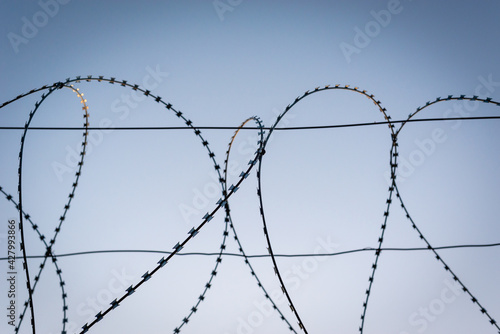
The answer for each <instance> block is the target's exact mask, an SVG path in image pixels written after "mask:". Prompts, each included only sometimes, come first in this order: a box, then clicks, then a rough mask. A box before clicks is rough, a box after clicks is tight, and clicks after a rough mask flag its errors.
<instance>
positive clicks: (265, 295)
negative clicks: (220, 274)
mask: <svg viewBox="0 0 500 334" xmlns="http://www.w3.org/2000/svg"><path fill="white" fill-rule="evenodd" d="M252 120H254V121H255V122H256V123H257V126H258V127H259V128H260V129H261V130H260V132H259V133H258V135H259V136H260V141H259V142H258V144H259V145H260V144H261V142H262V139H263V136H264V134H265V132H264V130H263V125H262V122H261V121H260V119H259V118H258V117H257V116H254V117H250V118H248V119H246V120H245V121H244V122H243V123H242V124H241V125H240V126H239V127H238V129H237V130H236V131H235V133H234V135H233V136H232V137H231V141H230V143H229V145H228V149H227V151H226V160H225V161H224V191H227V179H228V175H227V168H228V163H229V154H230V152H231V148H232V146H233V142H234V140H235V138H236V136H237V135H238V133H239V131H240V130H241V129H242V128H243V127H244V126H245V125H246V124H247V123H248V122H250V121H252ZM259 150H260V149H259ZM259 150H257V153H261V155H262V154H264V153H263V152H262V151H261V152H259ZM250 163H253V164H255V163H256V161H255V160H253V161H250ZM247 176H248V175H247ZM225 209H226V222H227V221H228V220H227V219H229V222H230V227H231V230H232V232H233V234H234V240H235V241H236V242H237V244H238V250H239V252H240V253H241V254H242V255H243V257H244V259H245V263H246V265H247V266H248V268H249V269H250V273H251V274H252V276H253V277H254V278H255V280H256V281H257V285H258V286H259V288H260V289H261V290H262V292H264V297H265V298H266V299H267V300H269V302H270V303H271V305H272V307H273V309H275V310H276V311H278V313H279V315H280V318H281V320H283V321H284V322H285V323H286V324H287V325H288V329H289V330H290V331H292V332H294V333H297V332H296V331H295V329H294V328H293V327H292V325H291V324H290V322H289V321H288V320H287V319H286V317H285V316H284V315H283V313H282V312H281V310H280V309H279V308H278V306H277V305H276V303H275V302H274V300H273V299H272V298H271V297H270V295H269V293H268V292H267V291H266V289H265V288H264V286H263V285H262V282H261V281H260V279H259V277H258V276H257V273H256V272H255V270H254V269H253V267H252V264H251V263H250V260H249V258H248V257H247V255H246V254H245V251H244V250H243V246H242V245H241V242H240V239H239V238H238V234H237V233H236V229H235V227H234V224H233V221H232V218H231V215H230V211H231V210H230V208H229V202H227V203H226V206H225Z"/></svg>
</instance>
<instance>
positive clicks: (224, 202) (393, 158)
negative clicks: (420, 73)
mask: <svg viewBox="0 0 500 334" xmlns="http://www.w3.org/2000/svg"><path fill="white" fill-rule="evenodd" d="M81 81H86V82H91V81H98V82H109V83H111V84H114V83H117V84H120V85H121V86H123V87H130V88H132V89H133V90H136V91H140V92H142V93H143V94H144V95H145V96H147V97H150V98H153V99H154V100H155V101H156V102H158V103H161V104H163V105H164V106H165V107H166V108H167V109H169V110H172V111H173V112H174V113H175V115H176V116H177V117H178V118H181V119H182V120H183V121H184V122H185V124H186V125H187V126H188V127H190V128H192V129H193V130H194V132H195V134H196V135H197V136H198V137H199V138H200V139H201V141H202V144H203V146H205V147H206V149H207V150H208V154H209V157H210V158H211V159H212V162H213V164H214V168H215V170H216V171H217V174H218V176H219V181H220V183H221V189H222V197H221V198H220V199H219V200H218V201H217V203H216V206H215V208H214V209H213V210H212V211H211V212H209V213H207V214H206V215H205V216H204V217H203V219H202V222H201V223H200V224H199V225H198V226H197V227H196V228H195V227H193V228H192V229H191V230H190V231H189V232H188V237H186V238H185V239H184V240H183V241H182V242H178V243H177V244H176V245H175V246H174V247H173V251H172V252H170V254H169V255H168V256H167V257H163V258H162V259H160V261H158V264H157V266H156V267H155V268H154V269H153V270H151V272H149V271H147V272H146V273H145V274H144V275H142V279H141V280H140V281H139V282H138V283H137V284H135V285H131V286H130V287H129V288H128V289H126V293H125V294H124V295H123V296H122V297H121V298H119V299H118V298H117V299H115V300H114V301H112V302H111V303H110V307H108V308H107V309H106V310H104V311H101V312H99V313H98V314H96V316H95V318H96V319H95V320H94V321H92V322H91V323H90V324H85V325H84V326H83V327H82V331H81V333H86V332H88V331H89V329H90V328H91V327H92V326H93V325H95V324H96V323H97V322H99V321H100V320H102V319H103V318H104V316H106V315H107V314H108V313H109V312H111V311H112V310H113V309H115V308H116V307H118V306H119V304H120V303H121V302H122V301H123V300H125V299H126V298H127V297H129V296H130V295H132V294H133V293H134V292H135V291H136V290H137V289H138V288H139V287H140V286H141V285H142V284H144V283H145V282H146V281H148V280H149V279H150V278H151V277H152V276H153V275H154V274H155V273H156V272H157V271H159V270H160V269H161V268H162V267H164V266H165V265H166V264H167V263H168V261H169V260H170V259H171V258H172V257H173V256H174V255H176V254H178V253H179V251H180V250H181V249H182V248H183V247H184V246H185V245H186V244H187V243H188V242H189V241H190V240H191V239H192V238H193V237H194V236H195V235H197V234H198V233H199V231H200V230H201V228H202V227H203V226H204V225H205V224H207V223H208V222H209V221H210V220H212V218H213V217H214V215H215V214H216V212H217V211H218V210H219V209H220V208H221V207H223V208H224V209H225V211H226V217H225V229H224V232H223V240H222V244H221V250H220V252H219V253H218V256H217V260H216V264H215V268H214V270H213V271H212V273H211V276H210V279H209V281H208V283H207V284H206V285H205V289H204V291H203V293H202V294H201V295H200V297H199V298H198V301H197V303H196V304H195V306H193V308H191V312H190V313H189V314H188V316H187V317H185V318H184V319H183V321H182V323H181V325H180V326H178V327H177V328H175V329H174V333H178V332H180V329H181V328H182V326H184V325H185V324H187V323H188V321H189V318H190V317H191V316H192V315H193V314H194V313H195V312H196V310H197V307H198V306H199V304H200V303H201V301H203V300H204V298H205V294H206V293H207V291H208V289H209V288H210V287H211V283H212V280H213V278H214V277H215V275H216V272H217V271H216V270H217V268H218V266H219V264H220V263H221V261H222V255H223V253H224V252H223V250H224V249H225V244H226V239H227V238H226V237H227V236H228V225H229V227H230V228H231V230H232V232H233V234H234V239H235V240H236V241H237V243H238V246H239V251H240V253H241V254H242V256H243V257H244V258H245V263H247V265H248V266H249V268H250V271H251V274H252V275H253V276H254V277H255V278H256V280H257V283H258V286H259V287H260V288H261V289H262V291H263V292H264V294H265V296H266V298H267V299H269V300H270V301H271V303H272V304H273V308H274V309H277V310H278V312H279V314H280V316H281V318H282V320H284V321H285V322H286V323H287V325H288V326H289V329H290V330H291V331H293V332H294V333H296V332H295V330H294V329H293V327H292V326H291V325H290V323H289V322H288V321H287V320H286V319H285V317H284V316H283V314H282V313H281V311H280V310H279V309H278V308H277V306H276V304H275V303H274V302H273V301H272V300H271V298H270V297H269V295H268V294H267V292H266V290H265V289H264V287H263V286H262V284H261V282H260V280H259V279H258V277H257V275H256V273H255V271H254V270H253V268H252V266H251V265H250V263H249V261H248V259H249V257H247V255H246V254H245V252H244V250H243V247H242V245H241V243H240V241H239V238H238V236H237V234H236V230H235V228H234V224H233V222H232V219H231V215H230V208H229V203H228V199H229V198H230V197H231V196H232V194H234V193H235V192H236V191H237V190H238V189H239V186H240V185H241V183H242V182H243V181H244V180H245V179H246V178H247V177H248V176H249V173H250V171H251V170H252V168H253V166H255V165H256V164H257V162H258V163H259V166H258V167H257V181H258V189H257V195H258V197H259V201H260V203H259V204H260V212H261V218H262V223H263V230H264V235H265V237H266V242H267V245H268V252H269V256H270V258H271V260H272V262H273V267H274V271H275V273H276V275H277V277H278V280H279V282H280V284H281V289H282V291H283V293H284V294H285V295H286V297H287V299H288V302H289V306H290V308H291V310H292V312H293V313H294V315H295V317H296V318H297V321H298V324H299V327H300V328H301V329H302V330H303V332H304V333H307V330H306V328H305V326H304V324H303V322H302V320H301V319H300V316H299V313H298V311H297V309H296V308H295V306H294V305H293V302H292V299H291V297H290V295H289V294H288V291H287V289H286V286H285V284H284V282H283V280H282V278H281V274H280V271H279V269H278V266H277V263H276V259H275V257H276V256H275V254H274V252H273V249H272V244H271V239H270V236H269V234H268V231H267V224H266V220H265V214H264V206H263V198H262V184H261V171H262V156H263V155H264V154H265V146H266V144H267V142H268V140H269V138H270V136H271V134H272V133H273V131H274V130H275V129H276V126H277V125H278V124H279V122H280V121H281V119H282V118H283V116H285V114H286V113H287V112H288V111H289V110H290V109H291V108H292V107H293V106H294V105H295V104H297V103H298V102H299V101H300V100H302V99H303V98H305V97H306V96H309V95H312V94H314V93H316V92H320V91H324V90H332V89H342V90H349V91H355V92H357V93H360V94H362V95H364V96H365V97H367V98H369V99H370V100H372V102H373V103H374V104H375V105H376V106H377V107H378V109H379V110H380V111H381V112H382V114H383V116H384V118H385V119H386V121H387V124H388V127H389V129H390V131H391V137H392V146H391V150H390V170H391V180H392V181H391V186H390V187H389V189H388V191H389V195H388V198H387V201H386V204H387V206H386V209H385V211H384V220H383V223H382V226H381V234H380V237H379V239H378V247H377V248H376V249H374V251H375V261H374V263H373V264H372V273H371V275H370V277H369V285H368V289H367V290H366V299H365V302H364V303H363V313H362V315H361V326H360V327H359V331H360V332H361V333H362V332H363V328H364V321H365V315H366V312H367V309H368V301H369V296H370V292H371V289H372V285H373V280H374V275H375V272H376V269H377V264H378V260H379V257H380V254H381V251H382V249H383V248H382V244H383V239H384V233H385V230H386V227H387V221H388V216H389V209H390V206H391V203H392V197H393V193H394V191H395V192H396V197H397V198H398V199H399V201H400V203H401V207H402V208H403V210H404V212H405V213H406V216H407V218H408V219H409V221H410V222H411V224H412V227H413V228H414V229H415V230H416V231H417V233H418V235H419V237H420V239H422V240H423V241H424V242H425V243H426V245H427V249H429V250H431V251H432V252H433V253H434V255H435V256H436V259H437V260H438V261H440V262H441V263H442V264H443V265H444V268H445V270H446V271H449V272H450V273H451V274H452V276H453V279H454V280H455V281H457V282H458V283H459V284H460V285H461V286H462V289H463V291H464V292H467V293H468V294H469V296H470V297H471V300H472V302H473V303H475V304H477V305H478V306H479V308H480V311H481V312H482V313H483V314H485V315H486V316H487V318H488V319H489V322H490V323H491V324H492V325H493V326H495V327H496V328H497V329H499V333H500V328H499V327H498V324H497V323H496V321H495V320H494V319H493V318H492V316H491V315H490V314H489V313H488V312H487V311H486V309H485V308H484V307H483V306H482V305H481V304H480V303H479V301H478V300H477V298H476V297H475V296H474V295H472V293H471V292H470V290H469V289H468V288H466V287H465V285H464V284H463V283H462V281H461V280H460V279H459V278H458V277H457V275H456V274H455V273H454V272H453V271H452V270H451V269H450V268H449V266H448V265H447V264H446V263H445V262H444V260H443V259H442V258H441V256H439V255H438V253H437V251H436V248H433V247H432V246H431V245H430V243H429V242H428V241H427V239H426V238H425V237H424V235H423V234H422V232H421V231H420V229H419V228H418V227H417V226H416V224H415V222H414V220H413V219H412V218H411V216H410V214H409V211H408V210H407V208H406V206H405V204H404V202H403V199H402V197H401V194H400V192H399V190H398V188H397V184H396V171H397V162H398V143H397V136H398V134H399V133H400V131H401V129H402V128H403V127H404V125H405V124H406V123H408V122H410V121H411V119H412V117H413V116H415V115H416V114H417V113H418V112H420V111H421V110H422V109H424V108H426V107H428V106H430V105H433V104H435V103H437V102H442V101H450V100H468V101H479V102H484V103H490V104H495V105H497V106H500V103H499V102H496V101H493V100H492V99H491V98H485V99H482V98H478V96H473V97H466V96H465V95H460V96H456V97H453V96H452V95H449V96H448V97H447V98H444V99H442V98H440V97H438V98H437V99H436V100H435V101H429V102H427V103H426V105H425V106H424V107H420V108H417V110H416V111H415V112H414V113H412V114H410V115H409V117H408V119H407V120H406V121H404V122H402V123H401V127H400V128H399V129H398V130H397V131H395V130H394V124H393V123H391V121H390V116H388V115H387V112H386V109H385V108H383V107H382V106H381V104H380V101H377V100H375V98H374V96H373V95H369V94H368V93H366V91H364V90H363V91H361V90H359V89H358V87H354V88H350V87H349V85H345V86H341V85H335V86H329V85H328V86H324V87H321V88H320V87H316V88H315V89H314V90H312V91H306V92H305V93H304V94H303V95H302V96H299V97H297V98H296V99H295V101H294V102H293V103H291V104H290V105H288V106H287V107H286V108H285V110H284V111H283V112H282V113H281V114H280V115H279V116H278V117H277V119H276V121H275V123H274V125H273V126H272V127H270V128H269V132H268V134H267V136H266V139H265V140H264V137H263V136H264V134H265V132H264V129H263V125H262V123H261V122H260V120H259V119H258V118H257V117H250V118H249V119H247V120H246V121H245V122H243V123H242V125H241V126H240V127H239V128H238V129H237V130H236V132H235V133H234V135H233V137H232V138H231V141H230V143H229V145H228V150H227V152H226V160H225V168H224V177H222V174H221V173H220V166H219V165H218V164H217V162H216V160H215V154H214V153H213V152H212V151H211V150H210V148H209V145H208V142H207V141H206V140H205V139H204V138H203V137H202V136H201V132H200V129H198V128H196V127H194V126H193V125H192V121H191V120H189V119H187V118H185V117H184V116H183V114H182V112H180V111H177V110H176V109H174V108H173V107H172V105H171V104H170V103H165V102H164V101H163V100H162V99H161V97H159V96H155V95H153V94H151V92H150V91H149V90H144V89H142V88H141V87H139V86H138V85H131V84H129V83H127V81H125V80H123V81H120V80H116V79H115V78H113V77H112V78H110V79H107V78H104V77H103V76H99V77H92V76H87V77H86V78H82V77H80V76H77V77H76V78H74V79H70V78H68V79H66V81H65V82H64V83H62V82H57V83H54V84H53V85H45V86H42V87H41V88H38V89H33V90H31V91H29V92H27V93H25V94H21V95H19V96H17V97H16V98H14V99H12V100H9V101H7V102H5V103H3V104H2V105H1V106H0V109H1V108H3V107H4V106H6V105H8V104H10V103H12V102H14V101H17V100H19V99H22V98H24V97H26V96H28V95H30V94H33V93H36V92H39V91H43V90H48V92H47V93H44V94H42V98H41V100H40V101H39V102H37V103H36V104H35V109H34V110H33V111H32V112H31V113H30V116H29V119H28V122H27V123H26V125H25V127H24V133H23V136H22V139H21V149H20V152H19V170H18V176H19V182H18V193H19V202H18V203H16V202H15V201H14V200H13V199H12V196H11V195H9V194H8V193H7V192H5V191H4V190H3V189H2V188H0V192H2V193H3V194H4V195H5V197H6V199H7V200H8V201H11V202H12V203H13V204H14V205H15V206H16V208H17V209H18V210H19V217H20V219H19V228H20V231H21V250H22V251H23V267H24V270H25V273H26V281H27V289H28V295H29V298H28V301H27V302H26V303H25V308H24V311H23V313H22V315H21V316H20V320H19V324H18V326H17V327H16V328H15V332H16V333H17V332H18V331H19V328H20V325H21V323H22V319H23V317H24V314H25V312H26V310H27V308H28V305H29V308H30V312H31V324H32V331H33V333H34V334H35V330H36V326H35V312H34V307H33V293H34V290H35V287H36V286H37V283H38V281H39V279H40V275H41V273H42V271H43V269H44V267H45V263H46V260H47V259H48V258H49V257H50V258H51V259H52V262H53V263H54V265H55V267H56V273H57V275H58V277H59V281H60V286H61V289H62V296H63V330H62V333H63V334H66V331H65V324H66V322H67V321H68V319H67V318H66V310H67V306H66V293H65V290H64V281H63V279H62V274H61V273H62V271H61V270H60V269H59V267H58V264H57V255H56V254H54V253H53V251H52V247H53V245H54V243H55V241H56V238H57V235H58V233H59V231H60V229H61V226H62V222H63V221H64V219H65V216H66V213H67V212H68V210H69V206H70V203H71V201H72V199H73V197H74V194H75V190H76V187H77V185H78V180H79V177H80V174H81V169H82V166H83V158H84V156H85V149H86V145H87V135H88V127H89V123H88V111H87V110H88V107H87V106H86V100H85V99H83V94H80V93H79V92H78V89H75V88H73V85H70V84H71V83H72V82H77V83H79V82H81ZM63 87H66V88H70V89H72V90H73V91H74V92H76V93H77V95H78V96H79V97H80V99H81V102H82V103H83V105H84V107H83V110H84V111H85V114H84V118H85V124H84V128H85V132H84V140H83V143H82V146H83V148H82V152H81V160H80V162H79V168H78V171H77V173H76V175H75V176H76V180H75V182H74V183H73V188H72V191H71V193H70V195H69V199H68V202H67V204H66V205H65V207H64V213H63V215H62V216H61V218H60V220H59V224H58V226H57V227H56V229H55V234H54V237H53V238H52V239H51V240H50V242H49V243H47V242H46V241H45V237H44V235H43V234H41V233H40V231H39V229H38V226H37V225H35V224H34V223H33V221H32V220H31V218H30V216H29V215H28V214H27V213H26V212H25V211H24V210H23V207H22V166H23V165H22V157H23V149H24V142H25V137H26V134H27V131H28V128H29V125H30V123H31V121H32V119H33V116H34V114H35V112H36V110H37V109H38V107H39V106H40V105H41V103H42V102H43V101H44V100H45V99H46V98H47V97H48V96H49V95H50V94H51V93H52V92H54V91H55V90H57V89H61V88H63ZM251 120H253V121H255V122H256V123H257V125H258V129H259V130H260V132H259V136H260V140H259V141H258V144H259V148H258V149H257V151H256V152H255V155H254V156H253V158H252V159H251V160H250V162H249V164H248V167H247V169H246V170H243V171H242V172H241V174H240V176H239V179H238V181H237V182H236V183H235V184H233V185H231V186H230V187H229V188H228V187H227V177H228V175H227V163H228V160H229V154H230V150H231V146H232V144H233V142H234V139H235V137H236V135H237V134H238V132H239V130H240V129H241V128H243V127H244V126H245V124H246V123H247V122H249V121H251ZM23 217H24V218H25V219H27V220H28V221H29V222H30V224H31V226H32V227H33V229H34V230H35V231H36V233H37V234H38V236H39V238H40V239H41V241H42V242H43V243H44V245H45V248H46V253H45V255H44V260H43V262H42V264H41V265H40V270H39V273H38V275H36V276H35V278H34V280H35V283H34V285H33V288H32V287H31V282H30V275H29V271H28V269H29V268H28V264H27V256H26V248H25V242H24V226H23Z"/></svg>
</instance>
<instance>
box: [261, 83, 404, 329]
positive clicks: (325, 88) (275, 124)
mask: <svg viewBox="0 0 500 334" xmlns="http://www.w3.org/2000/svg"><path fill="white" fill-rule="evenodd" d="M325 90H348V91H352V92H357V93H359V94H361V95H364V96H365V97H367V98H368V99H370V100H371V101H372V102H373V103H374V104H375V105H376V106H377V107H378V109H379V110H380V112H381V113H382V114H383V116H384V118H385V119H386V120H387V121H388V122H389V124H388V125H389V128H390V129H391V132H393V131H394V130H393V127H394V126H393V125H392V124H391V123H390V117H389V116H388V115H387V113H386V109H385V108H383V107H382V106H381V105H380V101H377V100H375V98H374V95H372V94H368V93H367V92H366V90H359V89H358V87H353V88H350V86H349V85H345V86H341V85H335V86H330V85H327V86H324V87H316V88H315V89H314V90H313V91H306V92H305V93H304V94H303V95H302V96H299V97H297V98H296V99H295V101H294V102H292V103H291V104H289V105H288V106H287V107H286V108H285V110H284V111H283V112H282V113H281V114H279V115H278V117H277V118H276V121H275V123H274V124H273V126H272V127H271V129H270V130H269V132H268V134H267V136H266V139H265V140H264V145H263V149H264V152H265V147H266V144H267V142H268V141H269V138H270V136H271V134H272V133H273V131H274V130H275V128H276V126H277V125H278V124H279V122H280V121H281V119H282V118H283V117H284V116H285V115H286V114H287V113H288V111H289V110H290V109H291V108H293V107H294V106H295V105H296V104H297V103H298V102H299V101H301V100H302V99H304V98H305V97H306V96H310V95H312V94H315V93H318V92H322V91H325ZM261 173H262V156H261V157H260V159H259V166H258V169H257V182H258V187H257V195H258V197H259V202H260V214H261V218H262V224H263V230H264V235H265V238H266V242H267V246H268V251H269V255H270V256H271V260H272V262H273V267H274V268H273V269H274V272H275V274H276V276H277V277H278V280H279V282H280V285H281V290H282V291H283V293H284V294H285V296H286V298H287V300H288V303H289V306H290V309H291V311H292V312H293V314H294V315H295V317H296V318H297V321H298V325H299V327H300V329H302V331H303V332H304V333H306V334H307V329H306V327H305V325H304V324H303V322H302V320H301V318H300V316H299V312H298V311H297V308H296V307H295V306H294V304H293V301H292V298H291V297H290V294H289V293H288V290H287V288H286V286H285V283H284V281H283V278H282V275H281V273H280V270H279V268H278V264H277V263H276V258H275V256H274V252H273V248H272V244H271V239H270V236H269V233H268V229H267V224H266V217H265V213H264V204H263V198H262V182H261ZM390 193H391V194H392V191H390ZM389 204H390V203H389ZM387 210H388V209H387ZM386 212H387V211H386ZM386 221H387V215H385V220H384V224H385V222H386ZM383 233H384V230H383V231H382V236H381V238H379V248H380V246H381V240H382V238H383ZM379 255H380V252H377V253H376V260H375V265H374V267H373V273H372V276H371V282H370V287H369V289H370V288H371V283H372V281H373V276H374V273H375V269H376V263H377V260H378V257H379ZM368 295H369V293H367V296H368ZM367 304H368V297H367V300H366V302H365V310H366V305H367Z"/></svg>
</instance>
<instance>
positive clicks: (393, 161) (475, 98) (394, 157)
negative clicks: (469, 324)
mask: <svg viewBox="0 0 500 334" xmlns="http://www.w3.org/2000/svg"><path fill="white" fill-rule="evenodd" d="M453 100H456V101H475V102H483V103H488V104H494V105H496V106H500V103H499V102H496V101H493V100H492V99H491V98H489V97H488V98H486V99H482V98H479V97H478V96H476V95H474V96H472V97H467V96H465V95H460V96H455V97H454V96H453V95H448V96H447V97H446V98H444V99H443V98H441V97H438V98H436V99H435V100H434V101H428V102H427V103H426V104H425V106H423V107H418V108H417V110H416V111H415V112H414V113H412V114H410V115H409V116H408V119H407V121H406V122H404V123H401V126H400V128H399V129H398V130H397V132H396V136H397V135H398V134H399V133H400V131H401V129H402V128H403V127H404V126H405V124H406V123H407V122H408V121H409V120H411V119H412V118H413V117H414V116H415V115H417V114H418V113H419V112H421V111H422V110H423V109H425V108H427V107H429V106H431V105H433V104H436V103H438V102H444V101H453ZM393 148H394V149H395V148H396V147H395V146H393ZM397 157H398V154H397V153H393V152H392V151H391V166H392V165H394V166H395V167H394V168H396V167H397ZM391 177H392V180H393V181H392V182H393V186H394V188H395V190H396V197H397V198H398V199H399V202H400V203H401V208H402V209H403V210H404V212H405V214H406V218H408V220H409V221H410V223H411V225H412V228H413V229H414V230H415V232H417V234H418V236H419V238H420V239H421V240H422V241H424V242H425V244H426V246H427V248H428V249H429V250H430V251H431V252H432V253H434V256H435V257H436V260H438V261H439V262H441V264H442V265H443V267H444V269H445V271H448V272H449V273H450V274H451V276H452V277H453V280H454V281H455V282H457V283H458V284H460V286H461V288H462V290H463V291H464V292H466V293H467V294H468V295H469V297H470V298H471V301H472V303H474V304H476V305H477V306H478V307H479V310H480V311H481V313H483V314H484V315H485V316H486V317H487V318H488V320H489V322H490V324H491V325H493V326H495V328H496V329H497V330H498V331H499V333H500V327H499V326H498V323H497V322H496V320H495V319H494V318H493V317H492V316H491V315H490V314H489V313H488V311H486V309H485V308H484V307H483V306H482V305H481V303H479V301H478V299H477V298H476V297H475V296H474V295H473V294H472V292H471V291H470V290H469V288H467V287H466V286H465V284H464V283H463V282H462V281H461V280H460V279H459V278H458V276H457V275H456V274H455V272H454V271H453V270H451V268H450V266H449V265H448V264H447V263H446V262H445V261H444V260H443V258H442V257H441V255H439V254H438V252H437V251H436V249H435V248H434V247H432V246H431V244H430V243H429V241H428V240H427V238H426V237H425V236H424V235H423V233H422V232H421V230H420V229H419V228H418V227H417V225H416V224H415V221H414V219H413V218H412V217H411V215H410V213H409V211H408V208H407V207H406V205H405V204H404V202H403V198H402V196H401V193H400V191H399V189H398V187H397V184H396V173H395V169H394V171H393V172H392V175H391Z"/></svg>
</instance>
